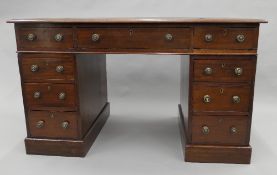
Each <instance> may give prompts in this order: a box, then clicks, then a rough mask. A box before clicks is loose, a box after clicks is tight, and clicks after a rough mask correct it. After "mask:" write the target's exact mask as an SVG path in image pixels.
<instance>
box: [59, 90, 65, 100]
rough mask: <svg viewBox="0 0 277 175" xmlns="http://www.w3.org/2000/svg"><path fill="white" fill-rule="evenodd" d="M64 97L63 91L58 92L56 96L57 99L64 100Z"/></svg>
mask: <svg viewBox="0 0 277 175" xmlns="http://www.w3.org/2000/svg"><path fill="white" fill-rule="evenodd" d="M65 97H66V94H65V93H64V92H61V93H59V96H58V98H59V100H64V99H65Z"/></svg>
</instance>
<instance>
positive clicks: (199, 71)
mask: <svg viewBox="0 0 277 175" xmlns="http://www.w3.org/2000/svg"><path fill="white" fill-rule="evenodd" d="M200 58H202V59H193V80H194V81H218V82H251V81H253V80H254V78H255V71H256V56H247V57H241V56H240V57H239V58H237V57H233V58H232V57H228V56H226V57H222V59H214V58H215V57H212V56H204V57H200Z"/></svg>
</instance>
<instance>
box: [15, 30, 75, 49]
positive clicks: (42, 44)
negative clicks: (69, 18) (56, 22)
mask: <svg viewBox="0 0 277 175" xmlns="http://www.w3.org/2000/svg"><path fill="white" fill-rule="evenodd" d="M29 34H32V35H33V36H34V38H33V40H28V35H29ZM57 34H61V35H62V40H61V41H56V40H55V35H57ZM16 41H17V49H18V50H72V49H73V46H74V45H73V30H72V28H40V27H30V28H21V27H16Z"/></svg>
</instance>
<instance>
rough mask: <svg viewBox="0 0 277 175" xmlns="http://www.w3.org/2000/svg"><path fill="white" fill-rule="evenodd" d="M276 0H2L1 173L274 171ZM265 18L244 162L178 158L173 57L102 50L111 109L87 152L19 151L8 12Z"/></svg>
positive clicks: (19, 108)
mask: <svg viewBox="0 0 277 175" xmlns="http://www.w3.org/2000/svg"><path fill="white" fill-rule="evenodd" d="M276 9H277V2H276V1H275V0H232V1H231V0H220V1H219V0H209V1H207V0H168V1H165V0H156V1H155V0H144V1H143V0H129V1H128V0H117V1H113V0H106V1H104V0H79V1H76V0H67V1H66V0H60V1H55V0H47V1H46V0H44V1H39V0H29V1H27V0H25V1H20V0H9V1H5V0H1V1H0V70H1V73H0V80H1V86H0V112H1V113H0V139H1V141H0V174H3V175H4V174H5V175H8V174H19V173H20V174H24V175H25V174H26V175H32V174H41V175H44V174H50V173H51V174H67V175H70V174H77V173H81V174H97V175H98V174H99V175H100V174H111V173H113V174H120V175H124V174H130V173H132V174H152V175H153V174H171V175H173V174H181V173H182V174H205V175H209V174H213V175H214V174H223V173H224V174H226V175H228V174H230V175H233V174H252V175H254V174H267V175H270V174H274V172H276V170H277V167H276V164H277V155H276V154H277V140H276V135H275V133H276V128H277V117H276V115H275V113H274V112H275V111H274V109H276V106H277V103H276V98H277V91H276V89H277V80H276V73H277V71H276V69H277V61H276V59H277V47H276V38H277V32H276V31H277V12H276ZM36 17H53V18H55V17H57V18H58V17H59V18H60V17H72V18H90V17H237V18H264V19H267V20H269V24H263V25H261V30H260V39H259V56H258V66H257V77H256V88H255V100H254V111H253V122H252V123H253V125H252V133H251V145H252V146H253V154H252V163H251V164H250V165H233V164H200V163H184V162H183V161H182V159H183V157H182V150H181V143H180V136H179V131H178V125H177V104H178V102H179V78H180V77H179V71H180V70H179V57H178V56H154V55H151V56H149V55H108V57H107V58H108V59H107V64H108V65H107V68H108V90H109V101H110V102H111V116H110V118H109V120H108V122H107V124H106V125H105V127H104V128H103V130H102V132H101V134H100V135H99V137H98V138H97V140H96V142H95V144H94V145H93V147H92V149H91V150H90V152H89V153H88V155H87V157H86V158H64V157H55V156H54V157H53V156H28V155H25V150H24V143H23V138H24V137H25V136H26V131H25V121H24V115H23V104H22V97H21V89H20V78H19V72H18V65H17V56H16V53H15V51H16V43H15V36H14V30H13V25H12V24H6V23H5V21H6V20H8V19H11V18H36Z"/></svg>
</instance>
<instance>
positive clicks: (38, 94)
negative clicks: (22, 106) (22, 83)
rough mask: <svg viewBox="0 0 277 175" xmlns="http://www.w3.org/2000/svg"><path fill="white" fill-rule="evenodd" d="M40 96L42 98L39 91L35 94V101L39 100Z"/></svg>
mask: <svg viewBox="0 0 277 175" xmlns="http://www.w3.org/2000/svg"><path fill="white" fill-rule="evenodd" d="M40 96H41V93H40V92H39V91H36V92H34V95H33V97H34V98H35V99H39V98H40Z"/></svg>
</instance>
